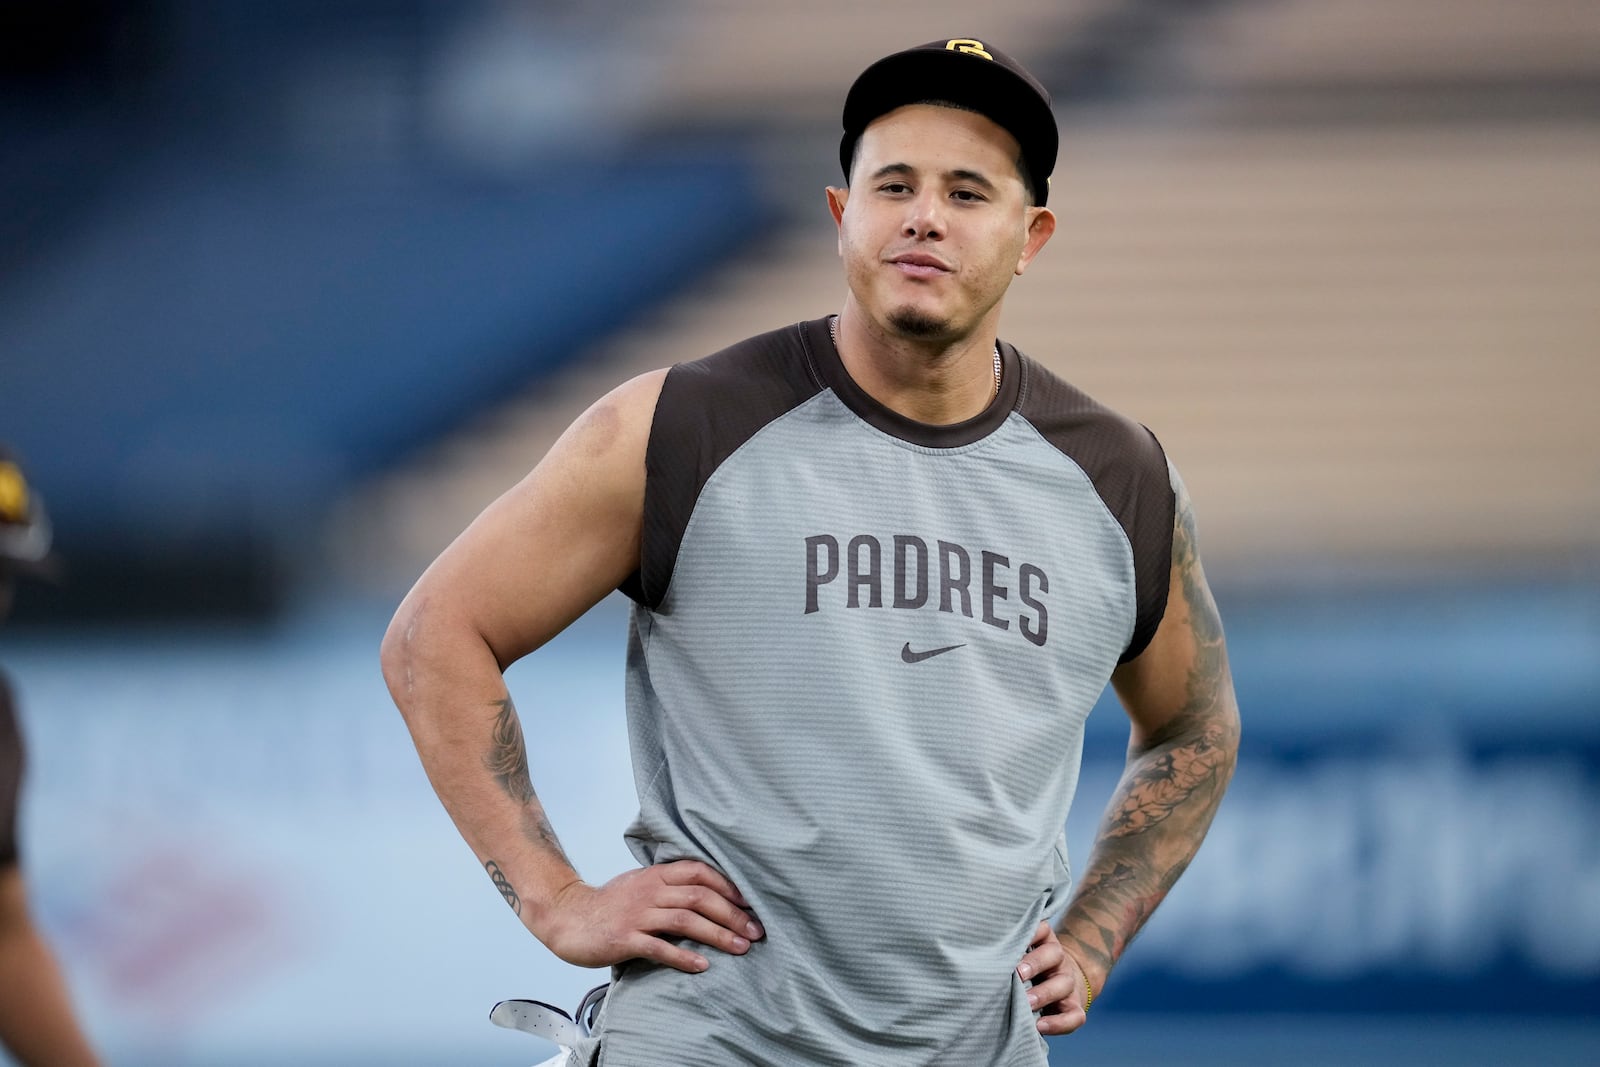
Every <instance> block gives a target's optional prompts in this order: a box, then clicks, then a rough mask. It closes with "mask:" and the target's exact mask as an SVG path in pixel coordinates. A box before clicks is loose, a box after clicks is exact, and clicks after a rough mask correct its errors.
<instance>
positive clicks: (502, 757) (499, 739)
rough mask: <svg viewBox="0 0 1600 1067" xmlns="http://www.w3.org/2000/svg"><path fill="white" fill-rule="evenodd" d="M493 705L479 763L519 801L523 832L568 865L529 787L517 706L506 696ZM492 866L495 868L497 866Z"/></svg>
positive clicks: (531, 783) (541, 807) (542, 807)
mask: <svg viewBox="0 0 1600 1067" xmlns="http://www.w3.org/2000/svg"><path fill="white" fill-rule="evenodd" d="M494 706H495V707H497V708H499V709H500V711H499V713H498V714H496V715H495V718H494V730H493V732H492V734H491V735H490V739H489V751H488V753H487V754H486V755H485V756H484V757H483V765H484V767H485V768H486V769H487V770H488V771H489V773H491V774H493V775H494V777H495V781H497V782H499V783H500V788H501V789H503V790H504V791H505V794H506V796H508V797H510V798H511V799H512V800H514V801H516V802H517V803H518V804H519V805H521V807H522V811H523V815H522V832H523V834H524V836H526V837H527V838H528V840H529V841H532V842H533V843H534V844H536V845H539V846H540V847H541V848H544V849H547V850H549V851H552V852H554V853H555V854H556V855H557V856H560V857H561V859H562V860H563V861H564V862H565V863H567V865H568V866H571V863H572V861H571V860H568V859H567V854H566V852H565V851H563V850H562V848H561V842H560V841H558V840H557V839H556V832H555V829H554V828H553V827H552V826H551V825H550V820H549V819H548V818H546V816H545V813H544V805H543V804H540V803H539V798H538V796H537V795H535V793H534V791H533V781H532V779H530V778H529V777H528V750H527V748H526V746H525V745H524V744H523V741H522V724H521V723H520V722H519V721H518V720H517V709H516V708H515V707H513V706H512V704H511V698H510V697H509V696H508V697H504V698H502V699H500V700H496V701H495V702H494ZM495 869H496V870H499V868H498V867H496V868H495ZM492 873H493V872H491V874H492ZM495 884H496V885H498V884H499V882H496V883H495ZM506 888H509V886H507V887H506ZM502 892H504V890H503V889H502ZM514 895H515V894H513V896H514Z"/></svg>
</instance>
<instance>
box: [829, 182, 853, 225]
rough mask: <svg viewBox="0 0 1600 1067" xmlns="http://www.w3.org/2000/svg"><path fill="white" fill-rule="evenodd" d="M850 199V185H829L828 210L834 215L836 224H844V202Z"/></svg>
mask: <svg viewBox="0 0 1600 1067" xmlns="http://www.w3.org/2000/svg"><path fill="white" fill-rule="evenodd" d="M849 199H850V189H849V187H848V186H837V185H830V186H828V212H829V213H830V214H831V215H833V222H834V225H836V226H838V225H842V224H843V222H844V204H845V201H846V200H849Z"/></svg>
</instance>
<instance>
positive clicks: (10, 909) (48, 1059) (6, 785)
mask: <svg viewBox="0 0 1600 1067" xmlns="http://www.w3.org/2000/svg"><path fill="white" fill-rule="evenodd" d="M50 572H51V559H50V523H49V520H48V519H47V518H46V516H45V511H44V506H43V505H42V504H41V503H40V501H39V498H38V496H37V495H36V494H35V493H34V492H33V490H32V488H31V487H30V486H29V485H28V481H27V479H26V478H25V477H24V476H23V473H22V468H21V467H19V466H18V465H17V463H16V461H15V460H14V459H13V458H12V457H11V456H9V455H8V454H6V453H5V452H3V451H0V621H3V620H4V619H5V617H6V615H7V613H8V612H9V611H10V609H11V597H12V593H13V587H14V583H15V581H16V579H17V578H19V577H47V576H49V575H50ZM23 763H24V759H23V746H22V733H21V731H20V730H19V728H18V726H17V719H16V711H15V708H14V706H13V701H12V697H11V687H10V685H9V684H8V683H7V681H6V677H5V675H4V674H3V673H0V1046H4V1048H5V1049H6V1050H7V1051H8V1052H10V1053H11V1055H12V1056H13V1057H15V1058H16V1059H17V1061H18V1062H20V1063H22V1064H23V1065H24V1067H79V1065H88V1064H94V1063H95V1062H97V1061H96V1060H95V1055H94V1052H93V1051H92V1050H91V1049H90V1047H89V1041H88V1039H87V1038H86V1037H85V1036H84V1033H83V1030H82V1029H81V1028H80V1027H79V1026H78V1021H77V1019H76V1018H75V1017H74V1015H73V1011H72V1002H71V1000H70V998H69V997H68V995H67V985H66V982H65V981H64V980H63V978H62V975H61V970H60V968H59V967H58V966H57V965H56V960H55V956H54V955H52V954H51V952H50V946H49V945H47V944H46V943H45V940H44V936H43V934H41V933H40V931H39V928H38V927H37V926H36V925H35V924H34V921H33V916H32V915H31V913H30V912H29V909H28V890H27V885H26V883H25V880H24V878H23V874H22V857H21V852H20V850H19V846H18V841H17V821H18V820H17V812H18V805H19V800H20V795H21V791H22V772H23Z"/></svg>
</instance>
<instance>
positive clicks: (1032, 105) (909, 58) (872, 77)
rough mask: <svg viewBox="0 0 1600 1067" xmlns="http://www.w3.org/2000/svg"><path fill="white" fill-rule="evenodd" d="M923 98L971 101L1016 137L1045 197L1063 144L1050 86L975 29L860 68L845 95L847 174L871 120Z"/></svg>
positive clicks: (842, 152)
mask: <svg viewBox="0 0 1600 1067" xmlns="http://www.w3.org/2000/svg"><path fill="white" fill-rule="evenodd" d="M923 100H947V101H949V102H950V103H952V104H959V105H960V106H962V107H968V108H971V109H972V110H974V111H976V112H977V113H978V114H980V115H983V116H984V117H985V118H988V119H989V120H990V121H992V122H994V123H995V125H997V126H999V127H1000V128H1001V129H1003V130H1005V131H1006V132H1007V133H1009V134H1011V136H1013V137H1015V138H1016V139H1017V144H1018V145H1020V146H1021V147H1022V164H1023V168H1024V170H1026V171H1027V176H1028V183H1029V185H1031V186H1032V188H1033V194H1034V201H1035V203H1037V204H1039V205H1041V206H1042V205H1043V204H1044V202H1045V198H1046V197H1047V196H1049V193H1050V172H1051V171H1053V170H1055V166H1056V151H1057V149H1058V148H1059V146H1060V134H1059V132H1058V131H1057V129H1056V116H1055V112H1054V111H1052V110H1051V109H1050V94H1049V93H1048V92H1047V91H1046V90H1045V87H1044V86H1043V85H1041V84H1039V80H1038V79H1037V78H1035V77H1034V76H1033V75H1032V74H1029V73H1028V71H1027V69H1026V68H1024V67H1023V65H1022V64H1021V63H1018V62H1017V61H1016V60H1015V59H1012V58H1011V57H1010V56H1008V55H1006V54H1005V53H1004V52H1002V51H1000V50H999V49H998V48H995V47H993V46H991V45H989V44H986V43H984V42H983V41H978V40H974V39H972V38H969V37H956V38H952V39H950V40H946V41H929V42H928V43H927V44H920V45H917V46H916V47H915V48H908V49H906V50H905V51H903V52H896V53H894V54H893V55H890V56H885V57H884V58H882V59H880V60H878V61H877V62H876V63H874V64H872V66H870V67H868V68H867V69H866V70H864V71H862V72H861V76H860V77H858V78H857V79H856V80H855V84H854V85H852V86H850V93H849V95H847V96H846V97H845V101H844V137H843V139H841V140H840V142H839V165H840V166H841V167H842V168H844V176H845V180H846V181H848V180H849V178H850V160H851V157H852V156H854V155H855V148H856V141H858V140H860V138H861V134H862V132H863V131H865V130H866V128H867V127H868V126H869V125H871V124H872V122H873V120H874V119H877V118H878V117H879V116H882V115H887V114H888V113H889V112H891V111H893V110H894V109H895V108H897V107H904V106H905V105H907V104H915V103H918V102H919V101H923Z"/></svg>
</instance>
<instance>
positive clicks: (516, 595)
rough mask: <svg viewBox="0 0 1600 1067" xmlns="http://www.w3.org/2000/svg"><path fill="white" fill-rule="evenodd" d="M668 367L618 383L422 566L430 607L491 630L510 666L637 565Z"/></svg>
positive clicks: (487, 633)
mask: <svg viewBox="0 0 1600 1067" xmlns="http://www.w3.org/2000/svg"><path fill="white" fill-rule="evenodd" d="M666 373H667V372H666V371H665V370H657V371H651V372H649V373H647V374H642V375H639V376H638V377H636V378H632V379H629V380H628V381H626V382H624V383H622V384H621V385H619V386H617V387H616V388H615V389H613V390H611V391H610V392H609V393H607V394H606V395H604V396H602V397H601V398H600V399H598V400H596V401H595V402H594V403H593V404H591V405H590V406H589V408H588V409H587V410H586V411H584V413H583V414H582V415H580V416H579V417H578V418H577V419H575V420H574V421H573V423H572V425H570V426H569V427H567V429H566V431H565V432H564V433H563V434H562V435H561V436H560V438H559V439H558V440H557V441H556V443H555V444H554V445H552V446H551V448H550V451H549V452H548V453H547V454H546V455H545V456H544V457H543V458H542V459H541V460H540V461H539V462H538V463H537V464H536V465H535V466H534V468H533V469H532V470H531V471H530V472H529V473H528V474H527V476H526V477H524V478H523V479H522V480H521V481H520V482H518V483H517V484H516V485H514V486H512V487H511V488H509V489H507V490H506V492H505V493H503V494H502V495H501V496H500V497H499V499H497V500H495V501H494V502H493V503H491V504H490V505H489V506H488V507H487V508H485V509H484V510H483V512H482V513H481V514H480V515H479V516H478V517H477V518H476V519H474V520H473V522H472V524H471V525H469V526H468V527H467V528H466V530H464V531H463V532H462V533H461V535H460V536H459V537H457V538H456V539H455V541H453V542H452V543H451V544H450V545H449V547H447V548H446V549H445V550H444V551H443V552H441V553H440V554H439V557H438V559H436V560H434V562H433V564H432V565H431V566H430V567H429V568H428V569H427V571H426V572H424V573H423V575H422V577H421V578H420V579H419V580H418V582H417V584H416V586H415V587H414V588H413V589H412V591H411V594H410V595H409V596H408V597H407V598H406V603H405V604H402V606H401V613H400V614H401V615H410V614H414V613H416V612H420V611H422V610H424V608H425V609H426V610H427V611H428V612H430V613H431V614H433V615H434V616H435V617H436V618H443V619H447V620H452V621H453V624H454V625H459V626H462V627H468V628H470V629H471V630H473V631H475V632H477V633H478V634H480V635H482V637H483V638H484V639H485V640H486V641H487V642H488V643H489V645H490V647H491V648H492V649H493V650H494V652H495V656H496V658H497V659H498V660H499V661H500V663H501V664H502V666H504V665H505V664H509V663H510V662H512V661H513V660H515V659H517V658H519V657H520V656H523V655H526V654H527V653H528V652H530V651H532V650H533V649H535V648H537V647H539V646H540V645H542V644H543V643H544V642H546V641H548V640H549V639H550V638H551V637H554V636H555V635H556V634H557V633H559V632H560V631H561V630H562V629H564V628H565V627H566V626H567V625H568V624H570V623H571V622H572V621H573V620H574V619H576V618H577V617H578V616H580V615H582V614H583V613H584V612H585V611H587V610H589V608H591V607H593V606H594V605H595V604H597V603H599V601H600V600H602V599H603V598H604V597H605V596H606V595H607V594H608V593H610V592H611V591H612V590H613V589H615V588H617V587H618V586H619V585H620V584H621V583H622V582H623V581H624V580H625V579H627V578H628V576H629V575H630V574H632V573H633V571H634V570H635V569H636V568H637V567H638V560H639V545H640V537H641V526H642V523H643V516H644V490H645V452H646V450H647V448H648V447H649V441H650V426H651V421H652V419H653V417H654V413H655V405H656V400H657V398H658V397H659V396H660V393H661V383H662V381H663V380H664V379H665V377H666Z"/></svg>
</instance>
